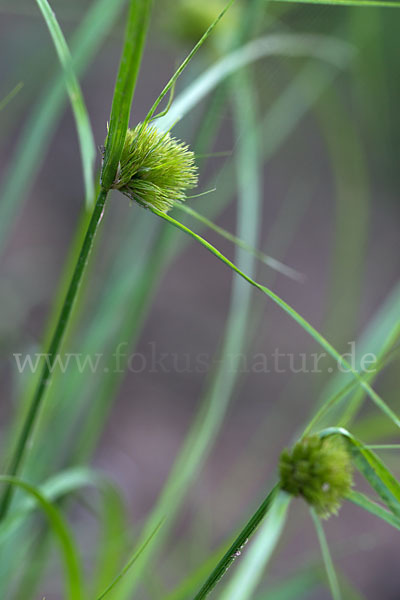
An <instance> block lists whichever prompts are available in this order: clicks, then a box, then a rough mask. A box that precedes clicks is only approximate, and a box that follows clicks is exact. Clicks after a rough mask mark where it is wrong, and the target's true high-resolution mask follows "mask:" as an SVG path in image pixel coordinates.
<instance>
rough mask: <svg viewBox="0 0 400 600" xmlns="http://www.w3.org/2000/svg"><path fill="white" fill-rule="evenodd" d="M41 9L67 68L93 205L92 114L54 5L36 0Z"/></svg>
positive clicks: (72, 103) (94, 151) (87, 197)
mask: <svg viewBox="0 0 400 600" xmlns="http://www.w3.org/2000/svg"><path fill="white" fill-rule="evenodd" d="M36 2H37V4H38V6H39V9H40V11H41V13H42V15H43V18H44V20H45V21H46V25H47V27H48V29H49V31H50V35H51V37H52V39H53V42H54V46H55V48H56V51H57V54H58V58H59V60H60V63H61V66H62V68H63V70H64V76H65V85H66V87H67V90H68V95H69V99H70V102H71V106H72V110H73V113H74V117H75V123H76V128H77V131H78V138H79V145H80V151H81V160H82V168H83V178H84V181H85V190H86V204H87V206H88V207H93V202H94V180H93V166H94V160H95V157H96V146H95V142H94V136H93V132H92V128H91V125H90V121H89V115H88V112H87V109H86V105H85V101H84V99H83V95H82V92H81V88H80V85H79V82H78V80H77V78H76V75H75V72H74V67H73V62H72V58H71V54H70V52H69V49H68V46H67V42H66V41H65V38H64V35H63V33H62V31H61V28H60V26H59V24H58V21H57V19H56V16H55V13H54V11H53V10H52V9H51V7H50V5H49V3H48V2H47V0H36Z"/></svg>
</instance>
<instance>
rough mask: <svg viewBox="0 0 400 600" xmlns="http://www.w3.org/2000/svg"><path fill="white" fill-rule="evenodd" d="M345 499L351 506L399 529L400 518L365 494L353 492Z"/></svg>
mask: <svg viewBox="0 0 400 600" xmlns="http://www.w3.org/2000/svg"><path fill="white" fill-rule="evenodd" d="M346 498H347V500H350V502H353V504H356V505H357V506H359V507H360V508H363V509H364V510H366V511H368V512H370V513H371V514H372V515H375V516H376V517H378V518H379V519H382V521H386V523H389V525H391V526H392V527H396V529H400V518H398V517H396V516H394V515H393V514H392V513H391V512H389V511H388V510H386V509H384V508H383V507H382V506H380V505H379V504H377V503H376V502H373V501H372V500H370V499H369V498H367V496H365V494H361V492H356V491H355V490H353V491H351V492H350V493H349V494H347V496H346Z"/></svg>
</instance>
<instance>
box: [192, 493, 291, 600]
mask: <svg viewBox="0 0 400 600" xmlns="http://www.w3.org/2000/svg"><path fill="white" fill-rule="evenodd" d="M278 492H279V485H275V486H274V487H273V488H272V490H271V491H270V493H269V494H268V496H267V497H266V498H265V500H264V502H263V503H262V504H261V506H260V507H259V508H258V509H257V510H256V512H255V513H254V515H253V516H252V517H251V519H250V521H248V523H247V524H246V525H245V527H244V528H243V529H242V531H241V532H240V533H239V535H238V536H237V538H236V539H235V541H234V542H233V544H232V545H231V547H230V548H229V549H228V550H227V552H226V553H225V554H224V556H223V557H222V558H221V560H220V561H219V563H218V564H217V566H216V567H215V569H214V570H213V572H212V573H211V575H210V576H209V578H208V579H207V581H206V582H205V584H204V585H203V587H202V588H201V590H200V591H199V592H198V594H196V596H195V597H194V600H202V599H203V598H205V597H206V596H208V594H209V593H210V592H211V590H212V589H213V588H214V587H215V586H216V585H217V583H218V581H219V580H220V579H221V577H223V576H224V575H225V573H226V571H227V570H228V569H229V567H230V566H231V565H232V563H233V562H234V560H235V558H236V557H237V556H239V555H238V552H240V551H241V548H242V547H243V546H244V545H245V544H246V543H247V541H248V540H249V538H250V537H251V536H252V535H253V533H254V532H255V530H256V529H257V527H258V526H259V524H260V523H261V521H262V520H263V518H264V517H265V515H266V514H267V512H268V511H269V509H270V507H271V505H272V503H273V501H274V499H275V497H276V495H277V493H278Z"/></svg>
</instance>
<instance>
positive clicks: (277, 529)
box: [220, 491, 291, 600]
mask: <svg viewBox="0 0 400 600" xmlns="http://www.w3.org/2000/svg"><path fill="white" fill-rule="evenodd" d="M290 500H291V498H290V496H289V495H288V494H286V493H285V492H283V491H281V492H279V494H278V495H277V497H276V498H275V500H274V502H273V504H272V506H271V509H270V512H269V514H268V516H267V517H266V519H265V522H264V523H263V524H262V525H261V526H260V528H259V530H258V532H257V534H256V535H255V539H254V541H253V543H252V545H251V547H250V548H248V550H247V551H245V550H243V551H244V552H245V556H244V558H243V559H242V561H241V563H240V566H239V567H238V569H237V571H236V573H235V575H234V576H233V577H232V579H231V580H230V582H229V584H228V585H227V587H226V588H225V589H224V591H223V592H222V594H221V595H220V598H221V600H247V598H251V597H252V594H253V592H254V591H255V589H256V588H257V586H258V584H259V582H260V579H261V577H262V575H263V573H264V570H265V567H266V565H267V564H268V562H269V560H270V558H271V556H272V553H273V551H274V550H275V548H276V546H277V544H278V542H279V538H280V536H281V533H282V530H283V528H284V526H285V522H286V516H287V511H288V508H289V504H290Z"/></svg>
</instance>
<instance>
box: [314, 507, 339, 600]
mask: <svg viewBox="0 0 400 600" xmlns="http://www.w3.org/2000/svg"><path fill="white" fill-rule="evenodd" d="M310 512H311V516H312V519H313V521H314V525H315V529H316V531H317V535H318V540H319V543H320V546H321V552H322V558H323V560H324V564H325V569H326V574H327V577H328V583H329V588H330V590H331V594H332V600H342V594H341V592H340V587H339V582H338V578H337V575H336V571H335V567H334V565H333V561H332V557H331V553H330V551H329V546H328V542H327V540H326V537H325V532H324V529H323V527H322V524H321V521H320V519H319V517H318V515H317V513H316V512H315V510H314V509H313V508H311V509H310Z"/></svg>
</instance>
